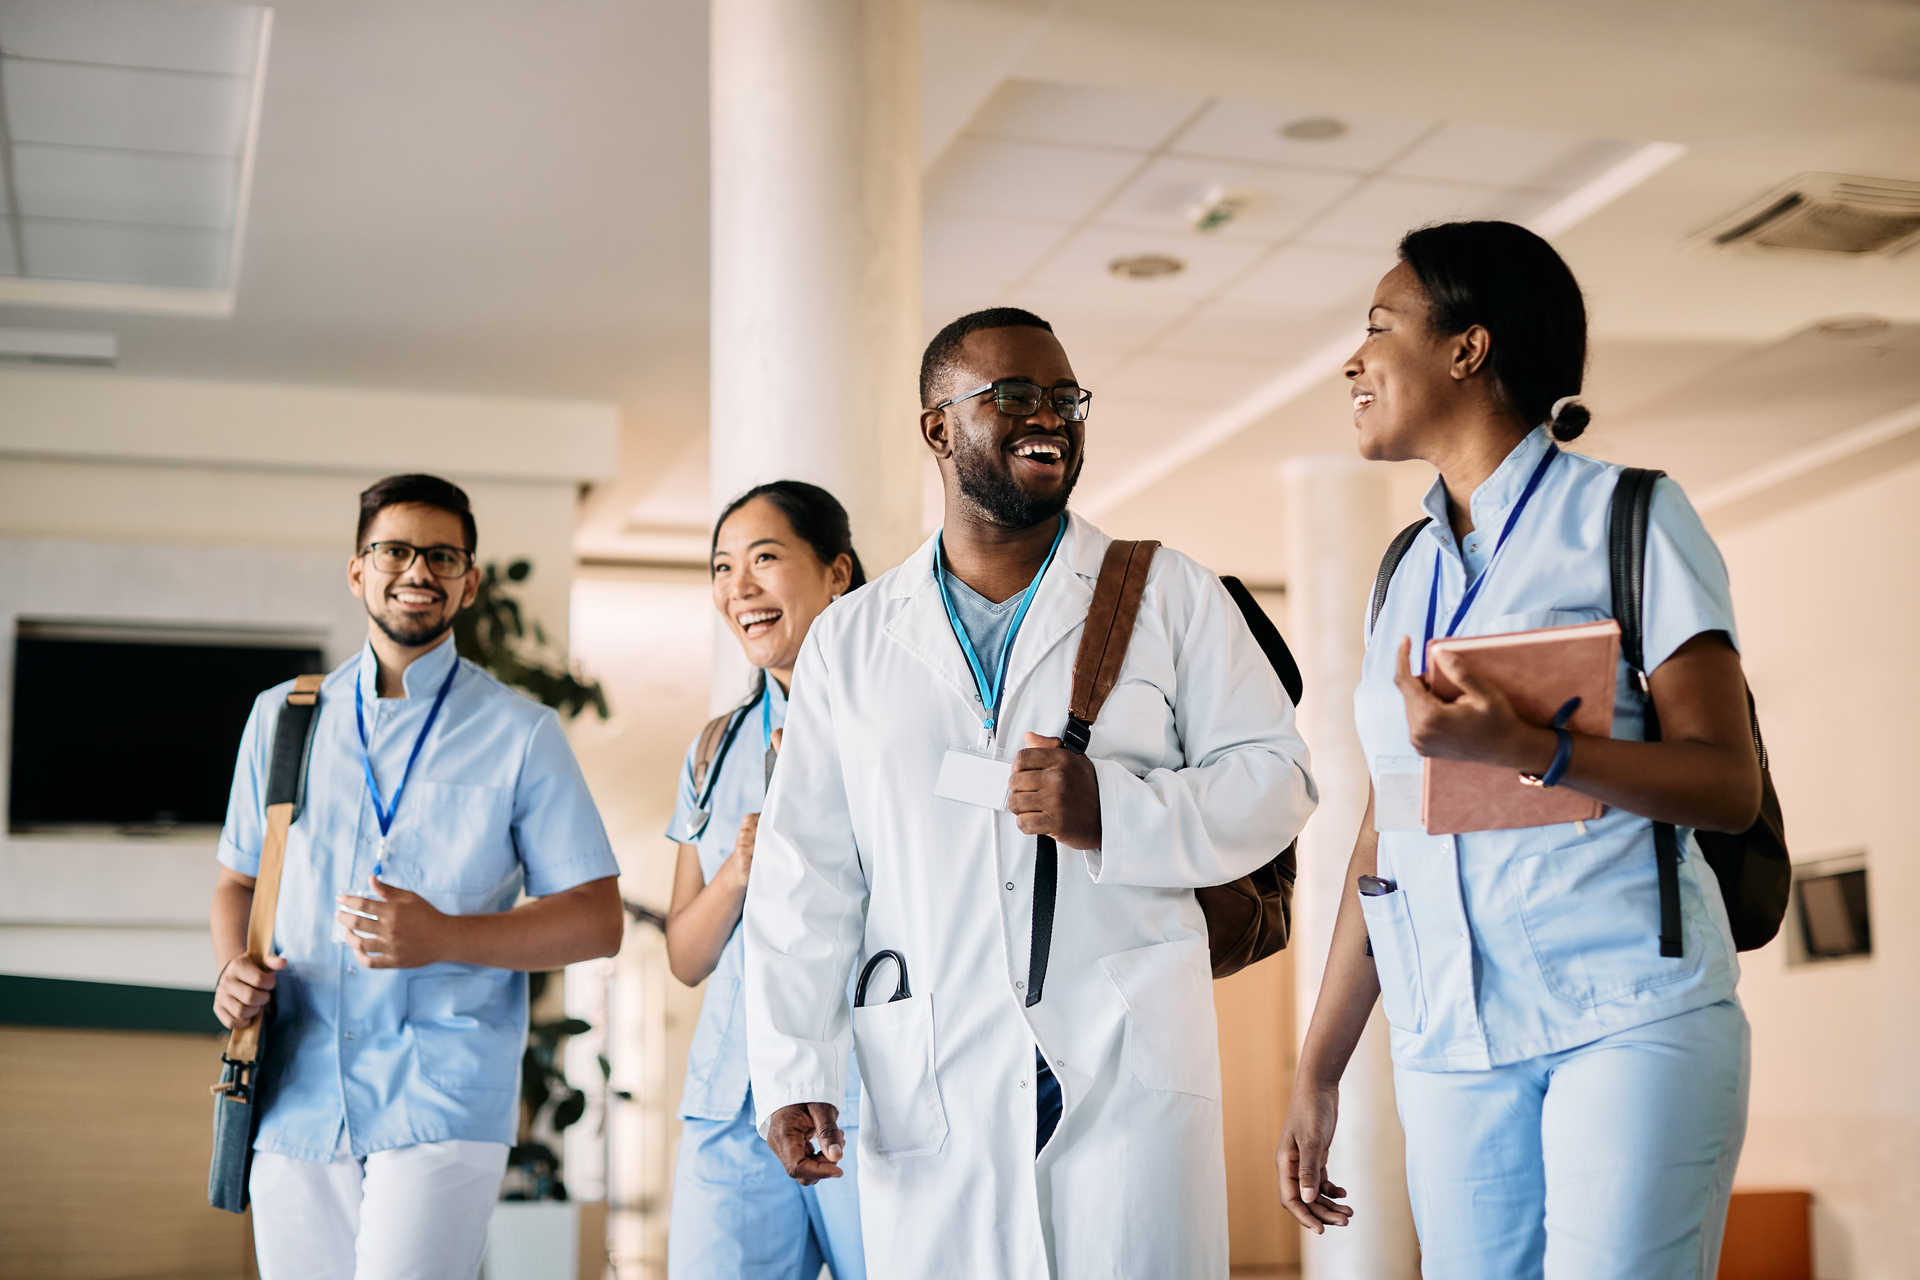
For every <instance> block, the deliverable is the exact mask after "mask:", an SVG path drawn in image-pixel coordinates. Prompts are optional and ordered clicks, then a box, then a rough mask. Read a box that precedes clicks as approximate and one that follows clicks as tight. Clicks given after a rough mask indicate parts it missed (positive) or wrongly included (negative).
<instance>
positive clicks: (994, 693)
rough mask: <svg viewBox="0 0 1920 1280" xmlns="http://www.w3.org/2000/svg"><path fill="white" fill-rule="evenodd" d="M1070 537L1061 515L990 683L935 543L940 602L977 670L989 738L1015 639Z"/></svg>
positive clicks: (939, 544) (938, 544)
mask: <svg viewBox="0 0 1920 1280" xmlns="http://www.w3.org/2000/svg"><path fill="white" fill-rule="evenodd" d="M1066 536H1067V518H1066V516H1064V515H1063V516H1061V517H1060V528H1059V531H1058V532H1056V533H1055V534H1054V535H1053V545H1052V546H1050V547H1048V548H1047V558H1046V560H1045V562H1044V563H1042V564H1041V566H1040V572H1038V573H1036V574H1034V575H1033V581H1032V582H1029V583H1028V584H1027V590H1026V593H1025V594H1024V595H1022V596H1021V597H1020V607H1019V608H1018V609H1017V610H1015V611H1014V615H1013V624H1012V625H1011V626H1009V627H1008V628H1007V638H1006V639H1005V640H1002V641H1001V642H1000V665H999V668H998V669H997V670H996V671H995V672H994V679H993V684H992V685H991V686H989V685H988V684H987V673H986V671H985V670H984V669H983V668H982V667H981V666H980V655H978V654H976V653H975V652H974V651H973V641H972V640H969V639H968V638H967V629H966V628H965V627H963V626H961V625H960V615H959V614H958V613H956V612H955V611H954V608H953V595H952V593H951V592H949V591H948V590H947V565H946V559H945V556H944V554H943V552H942V546H943V543H942V542H941V541H940V540H936V541H935V542H934V544H933V580H934V581H935V582H937V583H939V584H940V603H942V604H944V605H945V606H947V624H948V625H949V626H951V627H952V628H953V634H954V636H955V637H956V638H957V639H958V640H959V641H960V651H961V652H962V653H964V654H966V655H967V666H969V667H971V668H972V669H973V682H974V684H975V685H976V686H978V687H979V690H980V703H981V705H982V706H984V707H986V709H987V722H986V725H985V730H986V735H987V741H989V742H991V741H992V740H993V728H994V725H995V724H996V723H998V722H999V719H1000V695H1001V694H1003V693H1005V692H1006V691H1007V656H1008V655H1009V654H1011V653H1012V652H1013V638H1014V637H1015V636H1017V635H1019V634H1020V624H1021V623H1022V622H1025V621H1026V620H1027V608H1028V606H1030V605H1031V604H1032V603H1033V597H1034V593H1035V592H1037V591H1039V590H1040V579H1042V578H1044V577H1046V576H1047V566H1048V565H1051V564H1052V563H1053V553H1054V552H1056V551H1058V550H1059V549H1060V540H1061V539H1062V538H1064V537H1066Z"/></svg>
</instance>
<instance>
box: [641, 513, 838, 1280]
mask: <svg viewBox="0 0 1920 1280" xmlns="http://www.w3.org/2000/svg"><path fill="white" fill-rule="evenodd" d="M711 568H712V574H713V606H714V608H716V609H718V610H719V611H720V616H721V617H723V618H725V619H726V621H727V627H728V628H729V630H731V631H732V632H733V636H734V639H736V640H737V641H739V643H740V647H741V649H742V650H743V651H744V652H745V653H746V656H747V660H748V661H749V662H751V663H752V664H753V665H754V666H755V667H757V668H758V669H759V672H760V674H759V677H758V680H757V681H756V684H755V688H754V691H753V693H752V694H751V695H750V696H749V697H748V699H747V701H746V702H745V703H744V704H743V705H742V706H740V707H739V708H736V709H735V710H734V711H733V712H732V713H731V715H729V716H728V717H726V718H725V721H724V729H723V730H722V732H721V733H720V735H719V737H718V738H717V739H716V741H715V742H714V744H713V747H712V749H711V751H710V754H712V755H713V756H714V757H715V758H714V759H713V760H712V761H711V763H710V764H709V765H708V766H707V768H706V769H705V770H704V771H701V770H699V769H697V767H696V766H697V760H698V758H699V756H700V755H701V750H700V741H699V739H696V740H695V742H694V744H693V745H692V746H690V747H689V748H688V749H687V758H686V762H685V764H684V765H683V767H682V769H681V774H680V788H679V802H678V804H677V805H676V807H675V810H674V815H673V825H672V827H671V828H670V829H669V830H668V833H667V835H668V838H669V839H672V840H675V841H677V842H678V843H679V845H680V861H679V865H678V868H677V870H676V871H675V874H674V884H673V905H672V907H671V908H670V909H669V911H668V913H667V963H668V966H669V967H670V968H671V969H672V970H673V975H674V977H676V978H678V979H680V981H682V982H684V983H686V984H687V985H688V986H697V985H699V984H700V983H701V982H703V981H704V982H706V983H707V993H706V998H705V999H704V1001H703V1002H702V1003H701V1007H700V1021H699V1023H698V1024H697V1025H696V1026H695V1028H694V1033H693V1044H692V1047H691V1049H690V1051H689V1052H688V1054H687V1081H686V1089H685V1092H684V1093H683V1095H682V1097H681V1103H680V1117H681V1120H682V1121H683V1128H682V1130H681V1139H680V1159H679V1163H678V1166H677V1167H676V1169H675V1171H674V1182H673V1211H672V1215H671V1220H670V1222H669V1225H668V1236H667V1273H668V1275H669V1276H670V1277H673V1280H696V1278H698V1280H746V1278H747V1277H753V1278H754V1280H815V1277H816V1276H818V1275H819V1274H820V1268H821V1265H822V1264H823V1263H824V1264H825V1265H826V1266H827V1267H828V1269H829V1270H830V1271H831V1273H832V1275H833V1277H834V1280H864V1277H865V1275H866V1266H865V1263H864V1261H863V1258H862V1253H861V1248H860V1207H859V1200H858V1198H857V1195H856V1192H855V1189H854V1182H855V1176H854V1175H855V1149H856V1147H857V1145H858V1144H857V1137H856V1135H855V1134H854V1133H851V1132H850V1133H849V1134H848V1137H847V1145H846V1150H845V1154H844V1155H843V1156H842V1157H841V1159H840V1169H841V1170H842V1176H840V1177H838V1178H828V1179H824V1180H822V1181H820V1182H818V1183H817V1184H815V1185H813V1186H801V1185H800V1184H799V1183H797V1182H795V1181H794V1180H793V1179H792V1178H789V1177H788V1176H787V1173H786V1170H785V1169H784V1168H782V1167H781V1164H780V1161H779V1160H778V1159H777V1158H775V1156H774V1154H773V1152H772V1151H771V1150H770V1149H769V1148H768V1146H767V1144H766V1143H765V1142H764V1141H763V1140H762V1139H761V1137H760V1134H759V1132H758V1130H757V1129H756V1128H755V1126H754V1119H753V1097H752V1094H751V1091H750V1089H749V1086H748V1081H747V1046H746V1036H745V1026H746V1017H745V1014H744V1012H743V1010H742V1008H741V988H740V982H741V977H742V972H741V966H742V947H741V941H740V933H739V930H738V928H737V926H738V924H739V922H740V912H741V908H742V906H743V905H744V904H745V902H746V896H747V877H748V876H749V874H750V873H751V869H752V867H753V846H754V833H755V827H756V824H757V823H758V820H759V816H760V807H761V804H762V803H763V802H764V800H765V799H766V788H767V782H768V779H769V778H770V777H771V776H772V773H773V762H774V753H775V752H776V750H777V749H778V745H779V740H780V730H781V727H782V725H783V724H784V723H785V721H786V712H787V695H788V692H789V686H790V684H791V682H792V679H793V664H794V660H795V659H796V658H798V657H799V656H800V645H801V642H802V641H804V640H805V639H806V638H807V628H808V627H810V626H812V625H813V620H814V619H815V618H816V617H818V616H819V615H820V613H821V611H822V610H824V609H825V608H826V607H827V606H828V605H829V604H830V603H832V602H833V601H835V600H837V599H839V598H840V596H841V595H842V594H843V593H845V592H848V591H851V590H853V589H854V588H855V587H858V586H860V585H861V584H862V583H864V582H865V581H866V573H865V571H864V570H862V569H861V567H860V557H859V556H858V555H857V554H856V553H855V552H854V549H853V541H852V538H851V536H850V534H849V531H848V524H847V513H846V511H845V509H844V508H842V507H841V505H840V503H839V502H838V501H837V500H835V498H834V497H833V495H832V494H830V493H828V492H827V491H826V490H825V489H821V488H818V487H817V486H814V485H810V484H805V483H802V482H800V481H797V480H778V481H774V482H773V483H771V484H764V485H760V486H759V487H757V488H755V489H751V490H749V491H748V492H747V493H745V494H742V495H741V496H740V497H738V498H736V499H735V500H734V501H733V503H732V504H731V505H730V506H728V508H727V509H726V510H725V511H724V512H722V513H721V516H720V519H719V521H718V523H716V524H715V526H714V531H713V551H712V561H711ZM845 1102H846V1105H845V1106H843V1107H842V1108H841V1112H840V1115H841V1119H840V1126H841V1128H842V1129H847V1130H853V1129H854V1127H855V1126H856V1125H858V1124H859V1119H860V1111H859V1107H860V1079H859V1074H858V1071H857V1069H856V1068H854V1067H853V1066H852V1065H851V1064H849V1068H848V1086H847V1097H846V1100H845Z"/></svg>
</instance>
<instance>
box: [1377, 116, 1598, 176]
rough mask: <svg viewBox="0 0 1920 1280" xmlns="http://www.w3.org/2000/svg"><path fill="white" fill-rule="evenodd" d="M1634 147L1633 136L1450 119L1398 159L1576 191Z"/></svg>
mask: <svg viewBox="0 0 1920 1280" xmlns="http://www.w3.org/2000/svg"><path fill="white" fill-rule="evenodd" d="M1633 150H1634V144H1633V143H1630V142H1615V141H1612V140H1610V139H1606V138H1575V137H1569V136H1568V135H1566V134H1564V133H1539V132H1535V131H1534V130H1531V129H1495V128H1492V127H1489V126H1487V125H1475V124H1450V125H1448V126H1446V127H1445V128H1444V129H1442V130H1440V131H1439V132H1438V133H1436V134H1434V135H1433V136H1432V137H1430V138H1428V139H1427V140H1426V141H1424V142H1422V143H1421V144H1420V145H1419V146H1417V147H1415V148H1414V149H1413V150H1412V151H1411V152H1409V153H1408V154H1407V156H1406V158H1405V159H1402V160H1400V161H1398V162H1396V163H1395V164H1394V165H1393V166H1392V167H1391V168H1390V169H1389V170H1388V172H1389V173H1394V174H1398V175H1400V176H1403V177H1408V178H1437V179H1441V180H1445V181H1452V182H1481V183H1486V184H1487V185H1489V186H1502V187H1541V188H1545V189H1547V190H1552V191H1570V190H1572V189H1573V188H1575V187H1577V186H1579V185H1581V184H1582V183H1584V182H1586V181H1587V180H1588V179H1590V178H1592V177H1593V176H1595V175H1596V174H1598V173H1600V172H1601V171H1603V170H1604V169H1606V168H1608V167H1609V166H1611V165H1613V164H1616V163H1618V162H1619V161H1620V160H1621V159H1623V158H1624V157H1625V156H1626V155H1627V154H1628V153H1629V152H1631V151H1633Z"/></svg>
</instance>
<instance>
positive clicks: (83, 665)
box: [7, 623, 322, 831]
mask: <svg viewBox="0 0 1920 1280" xmlns="http://www.w3.org/2000/svg"><path fill="white" fill-rule="evenodd" d="M106 631H107V629H105V628H93V629H88V628H62V627H60V626H58V625H47V624H41V625H38V626H36V625H35V624H31V623H22V625H21V628H20V632H19V634H18V635H17V636H16V637H15V639H14V651H13V732H12V755H11V761H10V765H11V767H10V776H11V784H10V786H9V787H8V790H7V823H8V826H9V827H10V828H12V829H13V830H14V831H33V830H38V829H58V828H63V827H75V826H111V827H118V828H131V829H145V830H165V829H168V828H171V827H175V826H185V825H198V824H213V825H216V826H217V825H219V824H220V823H221V822H223V821H224V820H225V819H226V813H227V795H228V792H229V790H230V789H231V787H232V784H233V762H234V755H235V753H236V752H237V751H238V750H239V747H240V733H241V731H242V730H243V729H244V728H245V727H246V723H247V713H248V712H249V711H250V710H252V708H253V701H254V698H255V697H257V696H258V695H259V693H260V692H261V691H262V690H263V689H267V688H270V687H271V686H273V685H276V684H278V683H280V682H281V681H283V680H290V679H292V678H293V677H294V676H297V675H304V674H307V673H309V672H315V671H319V670H321V669H322V668H321V661H322V659H321V652H320V649H319V648H318V646H317V645H312V644H310V643H304V644H303V643H300V642H293V643H278V644H276V643H273V642H272V640H270V639H269V640H261V639H259V638H252V637H246V636H239V637H236V640H235V642H234V643H219V642H215V643H207V642H206V639H207V637H206V635H205V633H186V632H183V633H181V635H180V638H179V639H178V640H175V639H173V638H171V637H169V636H168V635H167V634H166V633H164V632H158V631H154V630H150V629H148V630H142V631H139V632H132V633H130V634H129V635H128V636H127V637H126V638H125V639H121V638H118V637H115V636H113V635H112V634H111V633H108V634H100V633H101V632H106Z"/></svg>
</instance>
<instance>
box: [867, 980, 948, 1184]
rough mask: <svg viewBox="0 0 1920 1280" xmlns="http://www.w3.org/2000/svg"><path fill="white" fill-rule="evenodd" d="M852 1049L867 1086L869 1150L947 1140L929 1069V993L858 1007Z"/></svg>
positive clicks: (925, 1146)
mask: <svg viewBox="0 0 1920 1280" xmlns="http://www.w3.org/2000/svg"><path fill="white" fill-rule="evenodd" d="M853 1051H854V1056H855V1058H856V1059H857V1060H858V1061H859V1063H860V1079H861V1080H862V1082H864V1083H865V1085H866V1091H867V1105H866V1106H865V1107H864V1108H863V1110H862V1112H861V1116H860V1119H861V1128H862V1129H864V1130H865V1131H866V1134H867V1141H868V1142H869V1143H870V1144H872V1149H873V1151H874V1152H875V1153H876V1154H877V1155H880V1156H882V1157H885V1158H887V1159H896V1158H898V1157H901V1156H922V1155H930V1154H932V1153H934V1152H937V1151H939V1150H940V1148H941V1147H942V1146H944V1145H946V1141H947V1109H946V1107H945V1106H944V1105H942V1103H941V1101H940V1082H939V1080H938V1079H937V1078H936V1076H935V1075H934V1070H933V1062H934V1053H933V996H932V995H931V994H927V995H917V996H913V997H910V998H909V999H906V1000H893V1001H889V1002H888V1003H886V1004H872V1005H862V1006H859V1007H856V1008H855V1009H854V1011H853Z"/></svg>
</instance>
